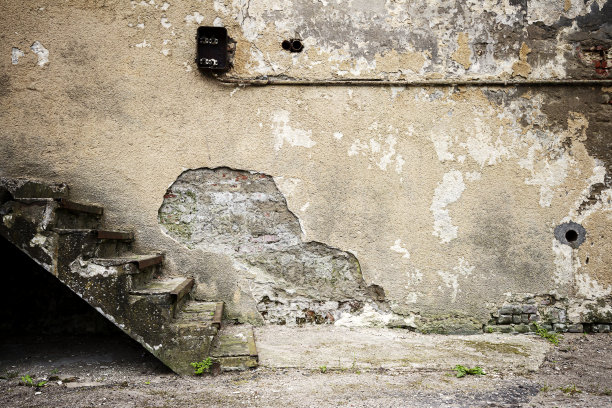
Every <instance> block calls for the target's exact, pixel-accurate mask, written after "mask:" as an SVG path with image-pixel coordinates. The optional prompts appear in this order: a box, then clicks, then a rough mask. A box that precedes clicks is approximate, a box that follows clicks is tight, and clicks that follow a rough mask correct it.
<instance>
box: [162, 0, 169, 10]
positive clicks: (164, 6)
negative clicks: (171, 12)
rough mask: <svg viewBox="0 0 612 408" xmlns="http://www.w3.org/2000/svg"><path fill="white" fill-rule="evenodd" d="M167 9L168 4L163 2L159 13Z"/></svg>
mask: <svg viewBox="0 0 612 408" xmlns="http://www.w3.org/2000/svg"><path fill="white" fill-rule="evenodd" d="M169 8H170V3H166V2H165V1H164V4H162V6H161V8H160V9H161V11H166V10H168V9H169Z"/></svg>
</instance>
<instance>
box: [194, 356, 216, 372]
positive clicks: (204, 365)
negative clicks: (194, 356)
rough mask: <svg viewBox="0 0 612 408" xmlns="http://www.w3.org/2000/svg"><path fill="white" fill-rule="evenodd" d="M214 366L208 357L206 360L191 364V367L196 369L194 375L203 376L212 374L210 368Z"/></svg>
mask: <svg viewBox="0 0 612 408" xmlns="http://www.w3.org/2000/svg"><path fill="white" fill-rule="evenodd" d="M212 365H213V361H212V359H211V358H210V357H206V359H204V360H202V361H200V362H197V361H196V362H193V363H191V364H190V366H192V367H193V369H194V372H193V373H194V374H195V375H202V374H203V373H208V372H210V367H212Z"/></svg>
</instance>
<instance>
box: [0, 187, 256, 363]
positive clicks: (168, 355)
mask: <svg viewBox="0 0 612 408" xmlns="http://www.w3.org/2000/svg"><path fill="white" fill-rule="evenodd" d="M68 191H69V189H68V187H67V186H66V185H65V184H45V183H41V182H37V181H32V180H19V179H6V178H0V218H1V222H0V234H2V235H3V236H4V237H6V238H7V239H8V240H9V241H10V242H12V243H13V244H14V245H16V246H17V247H18V248H20V249H21V250H22V251H23V252H25V253H26V254H28V255H29V256H30V257H31V258H32V259H34V260H35V261H36V262H37V263H38V264H40V265H41V266H42V267H43V268H45V269H46V270H47V271H49V272H50V273H52V274H53V275H54V276H56V277H57V278H58V279H59V280H60V281H61V282H62V283H64V284H65V285H67V286H68V287H69V288H70V289H71V290H72V291H74V292H75V293H77V294H78V295H79V296H80V297H81V298H83V299H84V300H86V301H87V302H88V303H89V304H91V305H92V306H93V307H94V308H95V309H96V310H97V311H98V312H100V313H101V314H102V315H104V316H105V317H106V318H107V319H109V320H110V321H112V322H113V323H114V324H115V325H117V326H118V327H119V328H121V329H122V330H123V331H124V332H126V333H127V334H128V335H130V336H131V337H132V338H134V339H135V340H136V341H138V342H139V343H140V344H142V345H143V346H144V347H145V348H146V349H147V350H149V351H150V352H151V353H152V354H153V355H155V356H156V357H157V358H159V359H160V360H161V361H162V362H163V363H164V364H166V365H167V366H168V367H170V368H171V369H172V370H173V371H174V372H176V373H179V374H190V373H193V368H192V367H191V366H190V363H192V362H196V361H202V360H203V359H205V358H207V357H209V356H211V351H213V349H212V347H213V344H214V345H215V349H214V350H218V349H219V348H220V347H221V348H222V349H224V350H225V349H227V350H230V349H231V350H235V353H237V354H235V355H228V353H230V354H231V351H225V352H224V353H225V354H223V353H222V354H219V352H216V353H217V355H218V360H219V362H220V363H221V367H222V369H243V368H247V367H254V366H256V365H257V353H256V351H255V347H254V345H255V343H254V340H253V335H252V330H251V329H250V328H243V329H244V330H246V331H245V333H247V334H245V335H243V336H242V337H240V336H239V337H235V336H234V337H231V336H230V337H228V336H226V335H225V334H223V331H221V333H220V332H219V330H220V329H221V326H222V318H223V302H202V301H195V300H192V299H191V290H192V288H193V286H194V284H195V282H194V280H193V279H192V278H189V277H184V276H175V277H170V276H164V275H163V274H162V265H163V259H164V256H163V255H162V254H159V253H153V254H133V253H131V252H130V251H131V244H132V242H133V239H134V236H133V234H132V233H131V232H126V231H110V230H103V229H99V226H100V221H101V217H102V215H103V212H104V210H103V208H102V207H100V206H97V205H91V204H82V203H77V202H74V201H71V200H69V199H68V198H67V196H68ZM232 330H233V328H232ZM248 333H250V335H249V334H248ZM239 340H242V343H243V345H242V346H243V348H242V349H240V347H239V346H237V345H236V343H240V341H239ZM227 342H229V343H231V344H232V347H223V345H224V344H226V343H227ZM229 343H228V344H229ZM245 348H246V349H248V350H249V351H248V354H249V358H250V360H249V362H248V363H245V362H244V361H243V360H244V359H243V358H242V357H244V355H245V352H244V349H245ZM212 357H215V358H216V355H213V356H212ZM234 357H236V358H237V360H236V364H235V365H231V362H232V361H233V360H231V358H234Z"/></svg>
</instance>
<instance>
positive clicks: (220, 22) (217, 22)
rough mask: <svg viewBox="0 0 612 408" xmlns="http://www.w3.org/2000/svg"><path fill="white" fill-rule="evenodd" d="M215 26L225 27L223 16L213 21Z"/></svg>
mask: <svg viewBox="0 0 612 408" xmlns="http://www.w3.org/2000/svg"><path fill="white" fill-rule="evenodd" d="M213 27H223V20H222V19H221V17H216V18H215V19H214V21H213Z"/></svg>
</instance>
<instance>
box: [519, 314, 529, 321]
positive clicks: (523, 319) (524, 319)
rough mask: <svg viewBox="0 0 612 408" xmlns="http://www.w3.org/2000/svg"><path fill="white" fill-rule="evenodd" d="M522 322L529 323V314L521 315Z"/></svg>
mask: <svg viewBox="0 0 612 408" xmlns="http://www.w3.org/2000/svg"><path fill="white" fill-rule="evenodd" d="M521 323H529V315H528V314H527V313H523V314H522V315H521Z"/></svg>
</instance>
